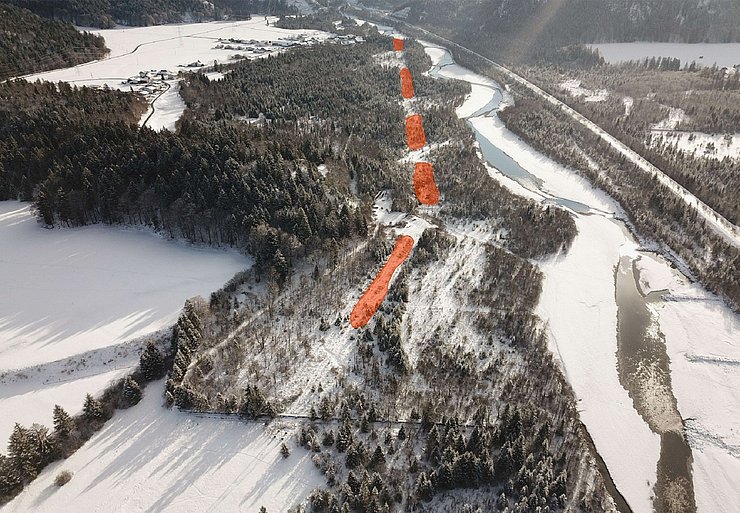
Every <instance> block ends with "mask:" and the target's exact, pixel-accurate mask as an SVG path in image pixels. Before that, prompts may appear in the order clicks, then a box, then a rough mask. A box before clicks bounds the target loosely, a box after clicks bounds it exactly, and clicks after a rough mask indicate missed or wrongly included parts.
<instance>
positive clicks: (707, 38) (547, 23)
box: [366, 0, 740, 59]
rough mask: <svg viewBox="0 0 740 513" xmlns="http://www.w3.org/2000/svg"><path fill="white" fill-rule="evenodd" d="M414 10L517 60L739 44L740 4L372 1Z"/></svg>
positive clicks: (726, 0)
mask: <svg viewBox="0 0 740 513" xmlns="http://www.w3.org/2000/svg"><path fill="white" fill-rule="evenodd" d="M366 3H368V4H375V5H379V6H381V7H384V8H398V7H404V8H405V7H406V6H410V9H409V10H408V21H409V22H411V23H421V24H423V25H426V26H432V27H435V28H437V29H442V30H444V31H445V32H447V34H448V35H450V36H454V38H455V39H456V40H457V41H458V42H460V43H462V44H464V45H466V46H469V47H471V48H477V49H486V48H493V49H495V51H496V52H497V53H498V54H499V58H500V56H501V54H502V53H503V54H504V55H506V56H508V57H510V58H512V59H515V58H522V57H532V56H538V55H539V56H542V55H552V54H553V53H554V51H555V50H557V48H560V47H563V46H568V45H573V44H578V43H596V42H614V41H676V42H688V43H698V42H730V41H738V39H739V38H740V2H737V1H736V0H691V1H682V2H679V1H674V0H462V1H459V0H429V1H427V0H425V1H423V2H422V1H413V2H404V1H402V0H390V1H389V0H370V1H369V2H366ZM402 12H403V14H405V12H406V11H405V10H404V11H402Z"/></svg>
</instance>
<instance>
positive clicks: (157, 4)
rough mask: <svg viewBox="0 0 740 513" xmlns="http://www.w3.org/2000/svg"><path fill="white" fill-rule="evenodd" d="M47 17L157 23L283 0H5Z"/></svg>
mask: <svg viewBox="0 0 740 513" xmlns="http://www.w3.org/2000/svg"><path fill="white" fill-rule="evenodd" d="M8 1H9V2H10V3H13V4H15V5H18V6H21V7H25V8H27V9H30V10H31V11H33V12H34V13H36V14H38V15H40V16H44V17H47V18H54V19H58V20H63V21H68V22H70V23H74V24H75V25H81V26H85V27H100V28H109V27H112V26H114V25H115V24H119V25H141V26H149V25H161V24H164V23H180V22H184V21H205V20H212V19H220V18H222V17H223V16H224V15H227V14H232V13H233V14H238V15H247V14H250V13H256V12H286V11H287V10H288V6H287V5H286V3H285V0H244V1H237V0H214V1H213V2H208V1H204V0H8Z"/></svg>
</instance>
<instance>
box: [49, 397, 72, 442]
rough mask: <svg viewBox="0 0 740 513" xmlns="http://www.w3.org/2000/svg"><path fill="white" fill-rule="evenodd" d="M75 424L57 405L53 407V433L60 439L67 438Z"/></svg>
mask: <svg viewBox="0 0 740 513" xmlns="http://www.w3.org/2000/svg"><path fill="white" fill-rule="evenodd" d="M74 427H75V424H74V421H73V420H72V417H70V416H69V413H67V412H66V411H65V410H64V408H62V407H61V406H59V405H58V404H55V405H54V433H56V435H57V436H59V437H61V438H67V437H68V436H69V434H70V433H71V432H72V430H73V429H74Z"/></svg>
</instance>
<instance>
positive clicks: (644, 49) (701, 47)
mask: <svg viewBox="0 0 740 513" xmlns="http://www.w3.org/2000/svg"><path fill="white" fill-rule="evenodd" d="M588 46H589V47H591V48H594V49H596V50H598V51H599V53H600V54H601V56H602V57H604V60H606V62H608V63H610V64H617V63H620V62H627V61H637V60H643V59H645V58H651V57H672V58H677V59H680V60H681V64H682V65H686V64H691V62H696V63H697V64H700V65H702V66H712V65H714V64H715V63H716V64H717V66H718V67H720V68H723V67H727V68H731V67H732V66H734V65H735V64H740V43H695V44H692V43H651V42H636V43H602V44H592V45H588Z"/></svg>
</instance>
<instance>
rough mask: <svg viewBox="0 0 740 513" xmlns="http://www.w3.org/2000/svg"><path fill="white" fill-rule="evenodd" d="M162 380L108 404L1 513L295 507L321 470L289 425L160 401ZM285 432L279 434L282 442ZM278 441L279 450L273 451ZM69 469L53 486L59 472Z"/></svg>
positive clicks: (274, 512) (275, 510)
mask: <svg viewBox="0 0 740 513" xmlns="http://www.w3.org/2000/svg"><path fill="white" fill-rule="evenodd" d="M163 386H164V385H163V383H162V382H154V383H151V384H150V385H149V387H148V388H147V389H146V391H145V393H144V399H143V400H142V402H141V403H139V404H138V405H137V406H135V407H133V408H130V409H128V410H125V411H122V412H117V413H116V415H115V416H114V417H113V419H112V420H110V421H109V422H108V423H107V424H106V425H105V427H104V428H103V429H102V430H101V431H100V432H99V433H97V434H95V435H94V436H93V437H92V439H90V441H88V442H87V443H86V444H85V445H84V446H83V447H82V448H81V449H80V450H78V451H77V452H76V453H75V454H73V455H72V456H71V457H70V458H68V459H67V460H63V461H60V462H57V463H54V464H52V465H50V466H49V467H47V468H46V469H45V470H44V471H43V472H42V473H41V475H40V476H39V477H38V478H37V479H36V480H35V481H33V482H32V483H31V484H30V485H29V486H28V487H27V488H26V489H25V490H24V491H23V492H22V493H21V495H20V496H18V497H17V498H16V499H14V500H13V501H12V502H10V503H9V504H8V505H7V506H5V507H4V508H3V511H4V512H7V513H28V512H31V511H33V512H34V513H66V512H69V511H71V509H70V508H73V510H74V511H80V512H83V511H84V512H108V513H139V512H157V513H166V512H171V513H183V512H198V513H204V512H216V511H230V512H245V513H247V512H248V513H256V512H258V511H259V509H260V507H261V506H264V507H265V508H266V509H267V511H269V512H270V513H279V512H282V511H286V510H288V509H289V508H291V507H293V506H295V505H296V504H297V503H299V502H300V501H301V500H303V499H304V498H305V497H307V496H308V495H309V494H310V492H311V490H313V489H314V488H317V487H319V486H321V485H323V484H324V476H322V475H321V473H320V472H319V471H318V470H317V469H316V467H315V466H314V465H313V463H312V462H311V456H312V453H310V452H308V451H305V450H303V449H301V448H297V447H296V446H295V443H294V440H293V439H292V437H290V433H292V432H293V430H294V426H293V425H292V424H291V423H287V424H284V425H283V424H282V423H281V422H280V421H277V422H273V423H272V424H271V425H270V427H269V428H267V429H265V428H264V426H263V425H262V424H261V423H254V424H244V423H242V422H240V421H236V420H223V419H209V418H199V417H196V416H193V415H189V414H181V413H178V412H177V411H173V410H168V409H165V408H164V407H163V406H162V402H163V401H162V389H163ZM283 439H285V440H283ZM283 441H285V443H286V445H288V447H289V448H290V450H291V454H290V456H289V457H288V458H283V457H282V455H281V454H280V444H281V443H282V442H283ZM65 469H66V470H70V471H71V472H73V473H74V477H73V478H72V480H71V481H70V482H69V483H68V484H66V485H65V486H64V487H62V488H59V487H57V486H56V485H54V477H55V476H56V475H57V474H58V473H59V472H60V471H61V470H65Z"/></svg>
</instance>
